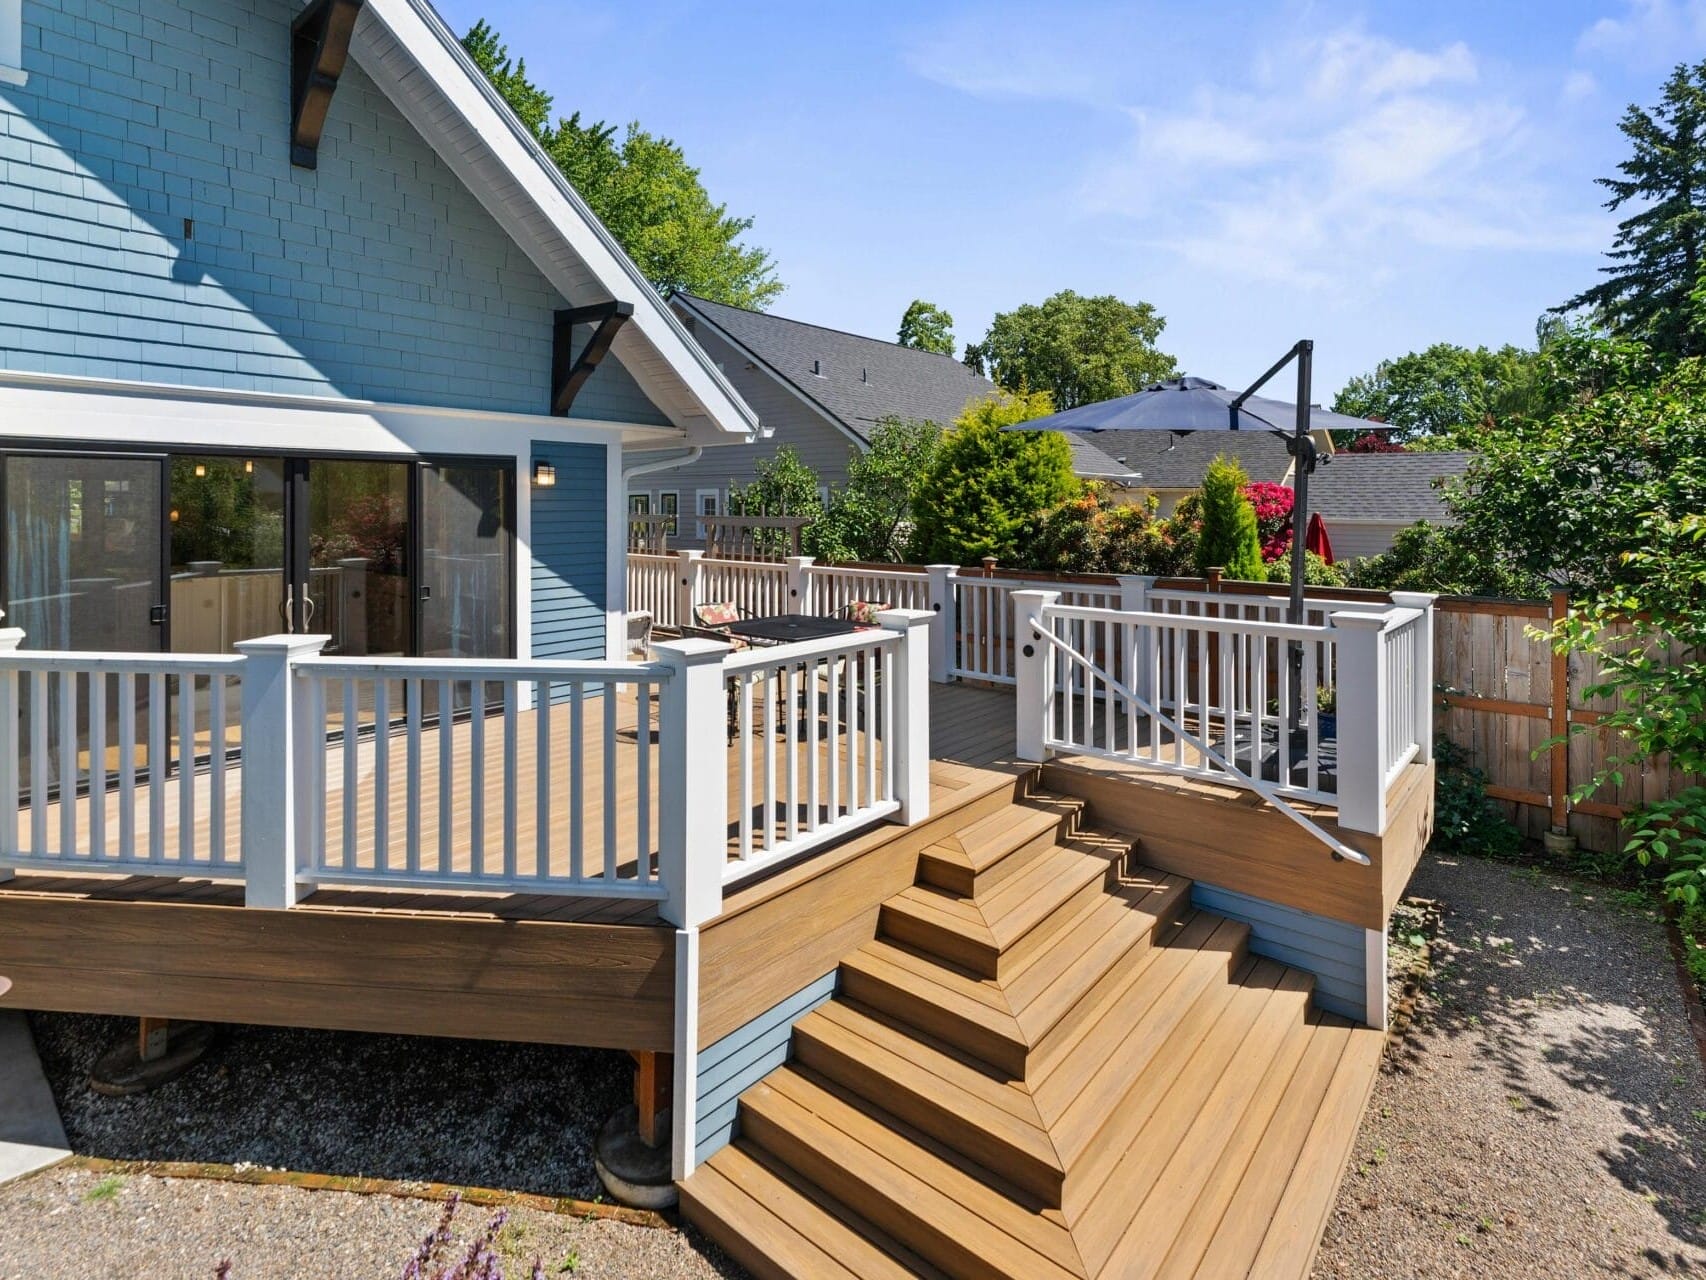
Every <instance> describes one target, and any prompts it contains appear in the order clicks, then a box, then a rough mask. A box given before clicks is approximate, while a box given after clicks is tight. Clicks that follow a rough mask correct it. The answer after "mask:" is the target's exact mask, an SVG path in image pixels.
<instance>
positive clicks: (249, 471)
mask: <svg viewBox="0 0 1706 1280" xmlns="http://www.w3.org/2000/svg"><path fill="white" fill-rule="evenodd" d="M243 474H244V475H246V476H252V475H254V474H255V460H254V459H253V458H245V459H243Z"/></svg>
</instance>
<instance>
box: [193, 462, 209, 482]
mask: <svg viewBox="0 0 1706 1280" xmlns="http://www.w3.org/2000/svg"><path fill="white" fill-rule="evenodd" d="M205 475H207V466H206V464H205V463H201V462H198V463H196V464H195V478H196V479H197V480H200V479H201V478H202V477H204V476H205Z"/></svg>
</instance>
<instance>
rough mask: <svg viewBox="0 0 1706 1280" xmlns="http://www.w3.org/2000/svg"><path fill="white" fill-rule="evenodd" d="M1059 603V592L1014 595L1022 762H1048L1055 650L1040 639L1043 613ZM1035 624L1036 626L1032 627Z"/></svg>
mask: <svg viewBox="0 0 1706 1280" xmlns="http://www.w3.org/2000/svg"><path fill="white" fill-rule="evenodd" d="M1059 602H1060V592H1058V591H1015V592H1014V593H1013V645H1014V650H1015V652H1014V655H1013V662H1014V666H1015V667H1016V668H1017V672H1016V677H1017V681H1018V697H1017V698H1016V699H1015V701H1016V702H1017V703H1018V712H1019V742H1018V755H1019V759H1021V760H1037V761H1042V760H1045V759H1047V758H1048V753H1047V750H1046V749H1045V748H1044V746H1043V742H1044V741H1045V739H1046V738H1047V736H1048V735H1047V728H1048V717H1049V692H1050V690H1049V684H1050V683H1051V682H1050V680H1049V672H1050V670H1051V665H1052V664H1051V663H1050V659H1051V658H1052V656H1053V653H1054V651H1053V649H1052V648H1051V647H1050V646H1049V644H1048V642H1047V641H1046V640H1044V639H1042V638H1041V637H1040V636H1038V635H1037V631H1036V628H1038V627H1041V628H1044V629H1046V628H1047V626H1048V623H1047V621H1046V619H1045V618H1044V617H1043V611H1044V610H1045V609H1048V608H1049V607H1051V606H1052V605H1055V604H1058V603H1059ZM1033 624H1034V625H1033Z"/></svg>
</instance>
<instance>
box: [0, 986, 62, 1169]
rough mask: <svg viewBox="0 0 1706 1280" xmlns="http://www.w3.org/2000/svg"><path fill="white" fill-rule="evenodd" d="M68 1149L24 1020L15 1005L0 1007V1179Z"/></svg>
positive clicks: (50, 1160) (43, 1163)
mask: <svg viewBox="0 0 1706 1280" xmlns="http://www.w3.org/2000/svg"><path fill="white" fill-rule="evenodd" d="M70 1154H71V1149H70V1147H68V1146H67V1145H66V1142H65V1127H64V1125H62V1124H61V1123H60V1121H59V1108H58V1107H57V1106H55V1105H54V1102H53V1092H52V1090H50V1089H49V1088H48V1087H47V1079H46V1077H45V1076H43V1075H42V1070H41V1060H40V1059H39V1058H37V1057H36V1044H35V1041H34V1040H33V1039H32V1038H31V1037H30V1024H29V1022H28V1021H27V1020H26V1019H25V1017H24V1015H23V1014H22V1013H20V1012H19V1011H18V1010H16V1009H0V1185H3V1184H5V1183H7V1182H11V1181H12V1180H13V1179H14V1178H21V1177H23V1176H24V1175H25V1174H26V1173H34V1172H35V1171H36V1170H37V1169H45V1168H46V1167H47V1166H48V1165H50V1164H55V1163H57V1162H58V1161H60V1160H63V1159H65V1157H66V1156H68V1155H70Z"/></svg>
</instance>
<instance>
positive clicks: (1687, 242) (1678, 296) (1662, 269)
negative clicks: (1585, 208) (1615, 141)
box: [1560, 62, 1706, 355]
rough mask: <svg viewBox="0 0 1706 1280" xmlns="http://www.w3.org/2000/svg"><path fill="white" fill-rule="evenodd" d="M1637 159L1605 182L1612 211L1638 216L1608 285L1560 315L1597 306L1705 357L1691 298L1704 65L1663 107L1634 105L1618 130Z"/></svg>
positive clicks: (1633, 331) (1705, 206) (1697, 260)
mask: <svg viewBox="0 0 1706 1280" xmlns="http://www.w3.org/2000/svg"><path fill="white" fill-rule="evenodd" d="M1618 128H1619V129H1620V130H1622V132H1623V136H1624V137H1625V138H1627V139H1628V140H1629V144H1630V148H1631V150H1630V155H1629V158H1628V159H1627V160H1624V161H1623V162H1622V163H1621V164H1619V165H1618V166H1617V168H1618V172H1619V173H1620V175H1621V176H1619V177H1615V178H1601V179H1599V183H1600V185H1601V186H1603V187H1604V188H1605V189H1606V190H1607V191H1609V192H1611V198H1610V199H1609V200H1607V201H1606V202H1605V207H1606V208H1608V209H1612V210H1621V209H1623V208H1624V207H1625V206H1628V207H1629V208H1631V209H1633V210H1634V212H1632V213H1630V214H1629V216H1628V217H1626V218H1624V219H1623V221H1622V222H1620V223H1618V224H1617V238H1616V241H1615V247H1614V248H1613V249H1612V250H1611V251H1610V253H1609V254H1608V255H1607V256H1608V257H1610V259H1611V265H1610V266H1606V267H1602V268H1600V270H1601V272H1602V274H1603V275H1604V276H1605V279H1603V280H1601V281H1600V282H1599V283H1598V284H1596V285H1593V286H1592V287H1590V288H1588V289H1584V290H1583V291H1582V292H1581V293H1579V294H1577V295H1576V296H1575V297H1573V298H1571V299H1570V300H1569V301H1568V302H1566V303H1564V304H1563V305H1562V307H1560V310H1570V309H1574V308H1578V307H1586V308H1590V309H1591V310H1592V311H1593V312H1594V314H1595V315H1596V316H1598V317H1599V319H1600V320H1601V322H1602V323H1604V324H1605V325H1607V326H1608V327H1609V328H1610V329H1611V330H1612V332H1614V333H1616V334H1619V335H1621V336H1624V337H1632V338H1639V339H1642V340H1643V341H1646V342H1648V343H1650V344H1651V345H1652V347H1653V348H1654V349H1655V350H1656V351H1658V352H1661V353H1665V354H1670V355H1699V354H1701V353H1702V352H1706V339H1703V337H1702V335H1701V334H1700V332H1699V331H1698V329H1697V328H1696V327H1695V325H1694V324H1693V308H1692V306H1691V303H1690V298H1689V295H1690V293H1691V292H1692V290H1693V289H1694V287H1695V284H1696V282H1697V281H1698V280H1699V279H1700V272H1701V266H1702V261H1703V257H1706V254H1703V252H1702V250H1703V248H1706V62H1701V63H1699V64H1697V65H1695V66H1692V67H1690V66H1687V65H1678V66H1677V68H1676V69H1675V70H1674V71H1673V72H1672V73H1671V76H1670V78H1669V79H1668V80H1666V81H1665V85H1664V89H1663V90H1662V92H1661V94H1660V98H1659V105H1658V106H1656V107H1654V108H1651V109H1648V108H1645V107H1638V106H1634V105H1631V106H1630V107H1629V108H1628V110H1627V111H1625V112H1624V114H1623V119H1622V121H1621V122H1620V123H1619V124H1618Z"/></svg>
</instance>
